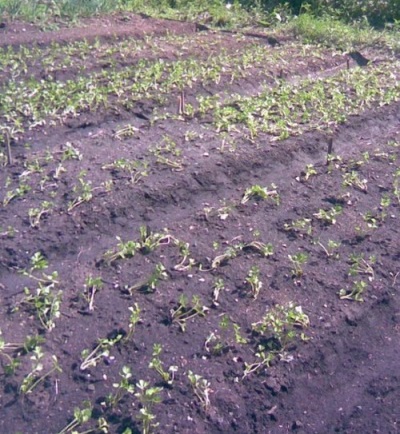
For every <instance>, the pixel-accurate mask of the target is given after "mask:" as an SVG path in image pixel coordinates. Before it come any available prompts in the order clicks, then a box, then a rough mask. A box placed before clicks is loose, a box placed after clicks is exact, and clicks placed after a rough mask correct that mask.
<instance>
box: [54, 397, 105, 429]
mask: <svg viewBox="0 0 400 434" xmlns="http://www.w3.org/2000/svg"><path fill="white" fill-rule="evenodd" d="M92 411H93V407H92V404H91V403H90V402H89V401H84V402H83V408H82V409H80V408H79V407H76V408H75V410H74V418H73V419H72V420H71V422H70V423H69V424H68V425H67V426H66V427H64V428H63V429H62V430H61V431H59V433H58V434H68V433H72V434H73V433H76V432H77V431H76V428H78V427H79V426H81V425H83V424H84V423H86V422H89V420H90V419H91V417H92ZM85 432H87V431H85ZM103 432H107V431H103Z"/></svg>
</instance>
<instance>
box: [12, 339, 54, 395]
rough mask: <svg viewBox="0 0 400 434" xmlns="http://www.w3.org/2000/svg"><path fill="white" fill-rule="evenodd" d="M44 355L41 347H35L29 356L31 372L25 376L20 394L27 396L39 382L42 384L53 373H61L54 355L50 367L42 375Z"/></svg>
mask: <svg viewBox="0 0 400 434" xmlns="http://www.w3.org/2000/svg"><path fill="white" fill-rule="evenodd" d="M43 359H44V353H43V351H42V349H41V347H39V346H37V347H36V348H35V349H34V350H33V354H32V356H31V360H32V370H31V372H30V373H29V374H28V375H27V376H25V378H24V379H23V381H22V384H21V386H20V393H22V394H24V395H27V394H28V393H31V392H32V391H33V389H34V388H35V387H36V386H38V385H39V384H40V383H41V382H43V381H44V380H45V379H46V378H47V377H49V376H50V375H51V374H53V373H55V372H59V373H61V372H62V369H61V367H60V365H59V364H58V360H57V357H56V356H55V355H53V356H51V362H52V367H51V368H50V369H49V370H48V371H47V372H45V373H42V372H43V370H44V360H43Z"/></svg>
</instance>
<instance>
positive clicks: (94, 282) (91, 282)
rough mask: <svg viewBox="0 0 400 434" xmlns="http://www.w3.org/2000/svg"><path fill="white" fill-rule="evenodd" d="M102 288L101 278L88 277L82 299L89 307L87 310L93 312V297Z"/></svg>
mask: <svg viewBox="0 0 400 434" xmlns="http://www.w3.org/2000/svg"><path fill="white" fill-rule="evenodd" d="M102 287H103V281H102V279H101V277H92V276H88V277H87V278H86V281H85V285H84V297H85V299H86V301H87V302H88V305H89V310H94V296H95V294H96V293H97V292H98V291H99V290H100V289H101V288H102Z"/></svg>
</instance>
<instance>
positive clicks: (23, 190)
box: [3, 181, 31, 207]
mask: <svg viewBox="0 0 400 434" xmlns="http://www.w3.org/2000/svg"><path fill="white" fill-rule="evenodd" d="M30 190H31V187H30V186H29V185H28V184H25V183H24V182H22V181H21V182H20V183H19V186H18V187H17V188H16V189H15V190H10V191H7V193H6V196H5V198H4V199H3V206H4V207H5V206H7V205H8V204H9V203H10V202H11V201H12V200H13V199H16V198H19V197H22V196H24V195H25V194H27V193H28V192H29V191H30Z"/></svg>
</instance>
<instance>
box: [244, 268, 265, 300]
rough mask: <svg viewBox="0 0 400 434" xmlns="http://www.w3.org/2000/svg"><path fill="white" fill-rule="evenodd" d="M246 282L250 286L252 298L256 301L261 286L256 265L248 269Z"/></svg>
mask: <svg viewBox="0 0 400 434" xmlns="http://www.w3.org/2000/svg"><path fill="white" fill-rule="evenodd" d="M246 282H247V283H248V284H249V285H250V288H251V292H252V294H253V298H254V299H257V297H258V295H259V294H260V291H261V288H262V285H263V284H262V282H261V280H260V269H259V268H258V267H257V266H256V265H254V266H253V267H251V268H250V270H249V272H248V274H247V277H246Z"/></svg>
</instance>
